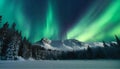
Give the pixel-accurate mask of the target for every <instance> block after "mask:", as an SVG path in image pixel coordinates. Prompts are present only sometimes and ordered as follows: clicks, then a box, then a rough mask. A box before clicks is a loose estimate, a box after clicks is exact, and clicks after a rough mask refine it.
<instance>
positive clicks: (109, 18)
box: [67, 0, 120, 41]
mask: <svg viewBox="0 0 120 69" xmlns="http://www.w3.org/2000/svg"><path fill="white" fill-rule="evenodd" d="M93 10H95V9H93ZM118 10H120V1H118V0H115V1H114V2H111V4H110V5H109V6H108V8H107V9H106V10H105V11H104V12H103V13H102V14H101V15H100V16H99V17H98V18H97V19H96V20H93V21H92V22H91V23H92V24H91V25H90V26H87V25H86V23H88V21H89V20H90V19H91V18H93V17H92V16H91V17H89V18H88V19H87V18H85V19H86V20H84V21H83V22H82V23H81V22H80V24H81V25H77V26H75V27H74V28H73V29H77V30H80V33H78V34H77V36H72V35H76V33H75V32H78V31H77V30H73V31H72V30H70V31H69V32H68V34H67V38H68V39H70V38H76V39H78V40H80V41H91V40H93V41H94V40H96V38H99V37H100V36H101V35H104V36H102V37H101V38H99V39H98V40H100V39H103V38H105V37H106V36H107V35H108V33H109V32H105V28H106V27H107V25H109V24H110V23H111V22H112V23H115V21H116V20H120V15H118V14H116V13H118ZM88 15H89V14H88ZM84 23H85V24H84ZM119 27H120V26H119ZM116 29H118V28H116ZM116 29H115V31H117V30H116ZM81 30H82V32H81ZM112 31H114V30H113V29H111V31H110V32H112ZM118 31H119V30H118ZM118 31H117V32H118ZM117 32H116V33H115V32H113V33H111V34H112V35H115V34H119V35H120V33H117ZM71 33H72V34H71ZM74 33H75V34H74ZM104 33H105V34H104ZM99 35H100V36H99ZM95 36H96V37H95Z"/></svg>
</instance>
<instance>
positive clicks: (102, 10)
mask: <svg viewBox="0 0 120 69" xmlns="http://www.w3.org/2000/svg"><path fill="white" fill-rule="evenodd" d="M106 1H107V0H106ZM23 2H24V0H0V15H2V16H3V20H2V22H3V23H5V22H6V20H7V21H8V22H9V24H10V25H12V24H13V22H16V24H17V27H16V29H18V30H21V31H22V35H23V36H25V37H26V38H28V39H29V40H30V41H31V42H36V41H38V40H40V39H41V38H42V37H46V38H49V39H53V40H54V39H57V40H58V39H60V36H59V35H60V31H61V30H60V28H61V27H60V25H59V24H60V23H59V19H58V17H57V10H56V6H57V5H56V4H55V3H54V2H53V0H49V1H48V6H47V9H46V10H47V11H46V13H45V17H44V18H43V20H42V19H39V20H37V21H36V28H34V29H35V30H34V32H33V31H31V29H32V26H31V20H30V19H29V18H28V17H27V16H26V14H25V13H24V11H23ZM99 6H101V7H99ZM105 6H106V7H105ZM119 13H120V0H110V2H109V3H106V2H104V3H102V2H101V1H99V2H98V1H96V2H94V3H93V5H91V6H90V7H89V8H88V10H87V11H86V12H85V13H84V14H83V16H82V18H78V19H77V21H76V23H75V25H73V26H72V27H71V28H70V29H69V30H68V31H67V32H66V35H65V36H66V37H65V38H67V39H77V40H80V41H84V42H85V41H102V40H110V41H111V40H114V38H113V37H114V35H115V34H116V35H118V36H120V15H119ZM3 23H1V24H0V27H2V24H3ZM39 23H41V24H42V25H39ZM114 25H115V27H112V26H114ZM111 27H112V28H111ZM31 32H33V34H34V35H31ZM111 37H112V38H113V39H111Z"/></svg>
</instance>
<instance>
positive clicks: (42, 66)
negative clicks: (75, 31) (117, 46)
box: [0, 60, 120, 69]
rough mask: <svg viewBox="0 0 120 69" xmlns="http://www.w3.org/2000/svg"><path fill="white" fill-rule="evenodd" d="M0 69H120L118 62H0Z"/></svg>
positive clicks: (119, 61) (119, 62)
mask: <svg viewBox="0 0 120 69" xmlns="http://www.w3.org/2000/svg"><path fill="white" fill-rule="evenodd" d="M0 69H120V60H39V61H0Z"/></svg>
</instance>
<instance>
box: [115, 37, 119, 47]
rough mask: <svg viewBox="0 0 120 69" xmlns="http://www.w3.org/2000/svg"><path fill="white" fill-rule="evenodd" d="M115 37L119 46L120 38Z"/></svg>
mask: <svg viewBox="0 0 120 69" xmlns="http://www.w3.org/2000/svg"><path fill="white" fill-rule="evenodd" d="M115 38H116V41H117V44H118V45H119V46H120V39H119V38H118V36H117V35H115Z"/></svg>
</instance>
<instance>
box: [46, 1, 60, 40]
mask: <svg viewBox="0 0 120 69" xmlns="http://www.w3.org/2000/svg"><path fill="white" fill-rule="evenodd" d="M54 14H55V12H53V7H52V5H51V3H50V2H49V3H48V11H47V15H46V22H45V27H44V37H47V38H51V39H52V38H56V39H57V38H58V32H59V29H58V25H57V24H58V23H57V21H56V17H55V15H54Z"/></svg>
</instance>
